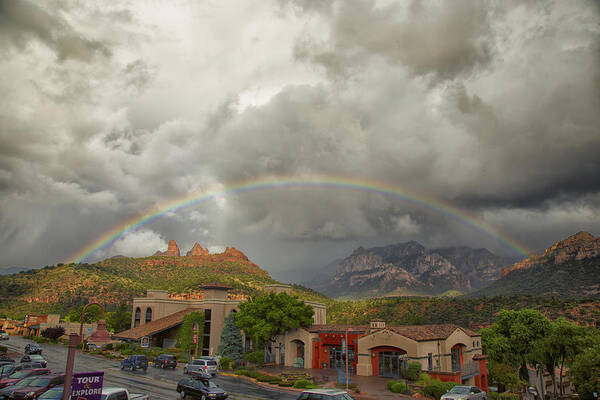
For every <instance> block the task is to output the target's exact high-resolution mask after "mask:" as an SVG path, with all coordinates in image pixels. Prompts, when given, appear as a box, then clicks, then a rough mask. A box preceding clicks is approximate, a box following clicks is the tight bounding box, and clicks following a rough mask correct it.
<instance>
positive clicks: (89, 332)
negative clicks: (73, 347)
mask: <svg viewBox="0 0 600 400" xmlns="http://www.w3.org/2000/svg"><path fill="white" fill-rule="evenodd" d="M91 334H92V327H91V326H88V336H89V335H91Z"/></svg>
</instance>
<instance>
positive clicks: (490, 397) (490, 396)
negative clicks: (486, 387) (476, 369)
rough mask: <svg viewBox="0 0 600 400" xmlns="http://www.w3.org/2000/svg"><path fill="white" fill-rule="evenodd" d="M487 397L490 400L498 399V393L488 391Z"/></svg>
mask: <svg viewBox="0 0 600 400" xmlns="http://www.w3.org/2000/svg"><path fill="white" fill-rule="evenodd" d="M488 399H490V400H500V393H498V392H489V393H488Z"/></svg>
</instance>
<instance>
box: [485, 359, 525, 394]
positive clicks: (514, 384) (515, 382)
mask: <svg viewBox="0 0 600 400" xmlns="http://www.w3.org/2000/svg"><path fill="white" fill-rule="evenodd" d="M488 372H489V377H490V382H492V383H494V384H496V385H497V386H498V392H500V393H502V392H504V391H506V389H508V390H515V389H517V388H518V387H519V386H521V385H522V382H521V380H520V379H519V377H518V376H517V374H516V373H515V370H514V369H513V368H512V367H511V366H510V365H507V364H503V363H500V362H494V361H490V363H489V365H488Z"/></svg>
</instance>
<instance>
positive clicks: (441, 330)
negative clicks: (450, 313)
mask: <svg viewBox="0 0 600 400" xmlns="http://www.w3.org/2000/svg"><path fill="white" fill-rule="evenodd" d="M388 329H390V330H392V331H394V332H396V333H399V334H400V335H402V336H406V337H407V338H410V339H413V340H416V341H417V342H422V341H428V340H438V339H439V340H444V339H448V337H449V336H450V335H452V333H453V332H454V331H455V330H457V329H460V330H462V331H463V332H465V333H466V334H467V335H469V336H481V335H480V334H479V333H477V332H474V331H472V330H470V329H467V328H463V327H461V326H458V325H455V324H437V325H411V326H408V325H405V326H391V327H389V328H388Z"/></svg>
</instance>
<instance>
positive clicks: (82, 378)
mask: <svg viewBox="0 0 600 400" xmlns="http://www.w3.org/2000/svg"><path fill="white" fill-rule="evenodd" d="M103 381H104V372H103V371H99V372H83V373H78V374H73V383H72V385H71V399H72V400H100V399H101V398H102V383H103ZM65 392H66V388H65Z"/></svg>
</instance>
